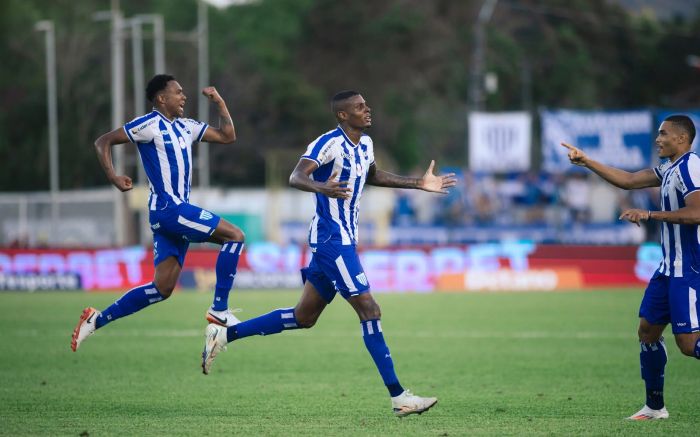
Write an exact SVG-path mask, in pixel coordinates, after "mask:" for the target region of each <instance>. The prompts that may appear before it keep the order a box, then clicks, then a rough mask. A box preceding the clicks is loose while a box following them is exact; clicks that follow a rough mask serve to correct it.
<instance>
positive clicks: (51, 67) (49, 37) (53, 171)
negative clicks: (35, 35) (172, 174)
mask: <svg viewBox="0 0 700 437" xmlns="http://www.w3.org/2000/svg"><path fill="white" fill-rule="evenodd" d="M34 29H35V30H37V31H39V32H45V44H46V91H47V93H46V99H47V101H46V103H47V105H46V106H47V108H48V109H47V110H48V118H49V187H50V191H51V226H50V227H51V236H50V237H49V238H53V237H55V236H56V235H58V232H56V231H57V227H58V203H57V200H58V191H59V180H58V109H57V103H56V100H57V97H56V95H57V92H56V32H55V28H54V24H53V21H50V20H42V21H39V22H38V23H36V25H35V26H34Z"/></svg>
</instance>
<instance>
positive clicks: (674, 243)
mask: <svg viewBox="0 0 700 437" xmlns="http://www.w3.org/2000/svg"><path fill="white" fill-rule="evenodd" d="M654 173H656V177H658V178H659V180H661V211H675V210H677V209H680V208H683V207H684V206H685V198H686V196H688V194H690V193H692V192H694V191H697V190H700V157H698V155H696V154H695V153H692V152H688V153H686V154H685V155H683V156H681V157H680V158H678V159H677V160H676V161H675V162H673V163H672V162H670V161H666V162H664V163H662V164H660V165H659V166H657V167H655V168H654ZM699 231H700V229H698V226H697V225H679V224H672V223H666V222H662V223H661V250H662V252H663V259H662V260H661V265H660V266H659V271H660V272H661V273H662V274H664V275H666V276H673V277H683V276H686V275H687V274H692V273H693V272H695V273H700V236H699V235H698V232H699Z"/></svg>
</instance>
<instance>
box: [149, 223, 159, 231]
mask: <svg viewBox="0 0 700 437" xmlns="http://www.w3.org/2000/svg"><path fill="white" fill-rule="evenodd" d="M151 229H153V230H155V229H160V222H158V223H153V224H152V225H151Z"/></svg>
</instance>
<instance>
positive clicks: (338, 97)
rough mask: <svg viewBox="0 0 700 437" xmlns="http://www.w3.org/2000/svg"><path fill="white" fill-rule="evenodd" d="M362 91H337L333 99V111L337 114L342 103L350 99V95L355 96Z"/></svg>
mask: <svg viewBox="0 0 700 437" xmlns="http://www.w3.org/2000/svg"><path fill="white" fill-rule="evenodd" d="M359 95H360V93H358V92H357V91H353V90H345V91H340V92H337V93H335V95H334V96H333V98H332V99H331V111H333V114H336V113H337V112H338V111H340V110H341V109H340V105H341V103H343V102H344V101H345V100H347V99H349V98H350V97H354V96H359Z"/></svg>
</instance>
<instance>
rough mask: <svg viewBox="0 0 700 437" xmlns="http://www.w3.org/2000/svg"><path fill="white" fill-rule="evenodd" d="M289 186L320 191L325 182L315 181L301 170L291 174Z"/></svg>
mask: <svg viewBox="0 0 700 437" xmlns="http://www.w3.org/2000/svg"><path fill="white" fill-rule="evenodd" d="M289 186H290V187H292V188H296V189H297V190H301V191H307V192H309V193H320V192H321V188H322V187H323V184H321V183H319V182H316V181H314V180H313V179H311V178H310V177H309V176H308V175H306V174H305V173H303V172H301V171H294V172H292V174H291V175H290V176H289Z"/></svg>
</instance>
